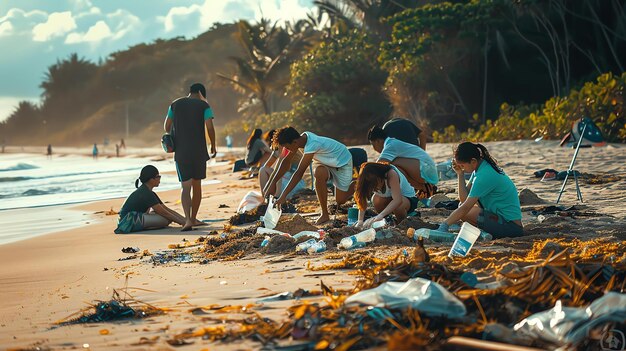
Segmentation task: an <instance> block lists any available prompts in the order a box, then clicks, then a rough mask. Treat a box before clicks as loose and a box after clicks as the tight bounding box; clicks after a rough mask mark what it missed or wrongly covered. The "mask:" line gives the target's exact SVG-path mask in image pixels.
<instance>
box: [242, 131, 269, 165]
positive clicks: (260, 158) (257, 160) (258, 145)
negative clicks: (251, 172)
mask: <svg viewBox="0 0 626 351" xmlns="http://www.w3.org/2000/svg"><path fill="white" fill-rule="evenodd" d="M262 135H263V131H262V130H261V129H259V128H257V129H255V130H254V131H252V133H251V134H250V137H249V138H248V142H247V143H246V158H245V161H246V165H247V166H248V167H260V166H262V165H263V164H265V161H267V159H269V158H270V155H271V154H272V150H270V147H269V146H267V144H266V143H265V141H263V139H262V138H261V136H262Z"/></svg>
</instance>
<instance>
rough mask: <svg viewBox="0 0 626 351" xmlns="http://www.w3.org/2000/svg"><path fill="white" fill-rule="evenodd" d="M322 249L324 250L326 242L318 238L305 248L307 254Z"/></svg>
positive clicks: (321, 250)
mask: <svg viewBox="0 0 626 351" xmlns="http://www.w3.org/2000/svg"><path fill="white" fill-rule="evenodd" d="M324 251H326V243H325V242H324V240H320V241H318V242H316V243H315V244H313V245H311V246H309V247H308V248H307V249H306V252H307V253H308V254H314V253H318V252H324Z"/></svg>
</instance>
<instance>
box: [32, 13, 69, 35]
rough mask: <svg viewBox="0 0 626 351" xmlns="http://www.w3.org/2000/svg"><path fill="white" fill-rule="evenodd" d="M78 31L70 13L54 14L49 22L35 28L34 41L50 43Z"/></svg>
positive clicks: (49, 17) (50, 16) (49, 18)
mask: <svg viewBox="0 0 626 351" xmlns="http://www.w3.org/2000/svg"><path fill="white" fill-rule="evenodd" d="M74 29H76V21H74V17H72V13H71V12H70V11H65V12H53V13H51V14H50V15H49V16H48V20H47V21H46V22H44V23H39V24H38V25H36V26H35V27H34V28H33V40H34V41H48V40H50V39H52V38H54V37H59V36H62V35H64V34H66V33H68V32H70V31H72V30H74Z"/></svg>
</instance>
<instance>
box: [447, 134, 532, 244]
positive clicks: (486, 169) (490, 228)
mask: <svg viewBox="0 0 626 351" xmlns="http://www.w3.org/2000/svg"><path fill="white" fill-rule="evenodd" d="M453 169H454V171H455V172H456V174H457V177H458V181H459V200H460V201H461V203H460V205H459V208H457V209H456V210H455V211H454V212H452V213H451V214H450V216H449V217H448V218H447V219H446V220H445V221H444V222H443V223H441V225H440V226H439V230H441V231H447V230H448V227H449V226H450V225H451V224H453V223H455V222H457V221H459V220H462V221H465V222H469V223H471V224H472V225H475V226H477V227H478V228H480V229H482V230H484V231H485V232H487V233H489V234H491V235H493V237H494V238H502V237H517V236H522V235H523V234H524V229H523V227H522V221H521V219H522V210H521V208H520V202H519V197H518V195H517V188H515V184H513V181H511V178H509V177H508V176H507V175H506V174H505V173H504V171H503V170H502V169H501V168H500V167H499V166H498V164H497V162H496V160H495V159H494V158H493V157H491V155H489V151H487V148H486V147H485V146H483V145H481V144H474V143H470V142H465V143H461V144H459V145H458V146H457V147H456V149H455V150H454V160H453ZM469 172H471V173H472V175H471V177H470V179H469V181H468V182H467V184H466V183H465V177H464V173H469Z"/></svg>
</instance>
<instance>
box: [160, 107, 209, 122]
mask: <svg viewBox="0 0 626 351" xmlns="http://www.w3.org/2000/svg"><path fill="white" fill-rule="evenodd" d="M167 118H169V119H174V111H172V106H171V105H170V107H168V109H167ZM207 119H213V110H212V109H211V107H207V108H206V109H205V110H204V120H205V121H206V120H207Z"/></svg>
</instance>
